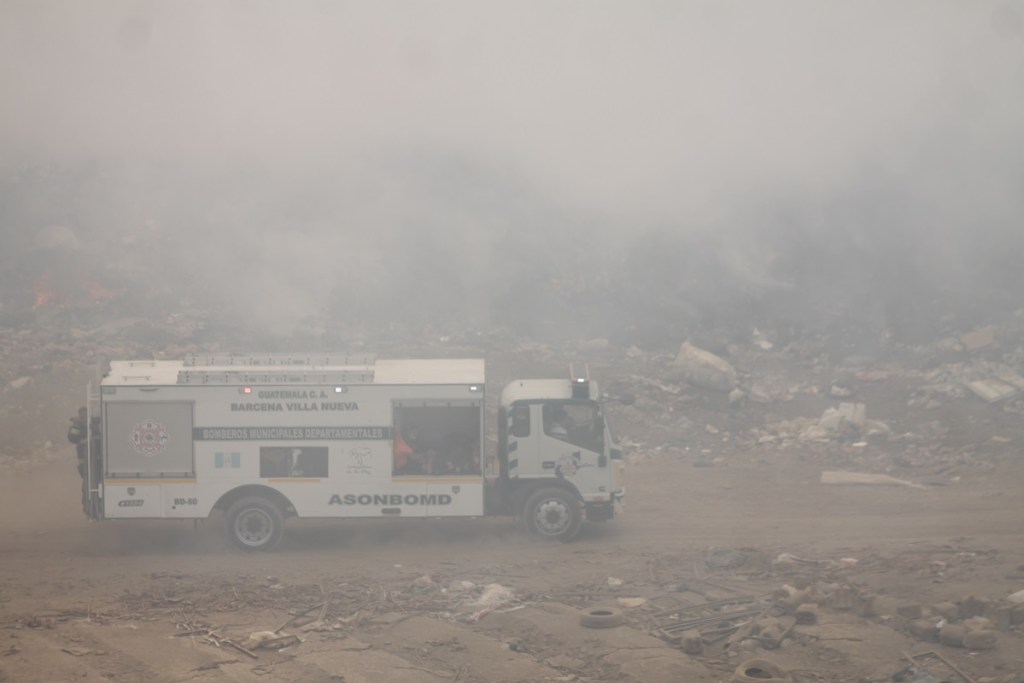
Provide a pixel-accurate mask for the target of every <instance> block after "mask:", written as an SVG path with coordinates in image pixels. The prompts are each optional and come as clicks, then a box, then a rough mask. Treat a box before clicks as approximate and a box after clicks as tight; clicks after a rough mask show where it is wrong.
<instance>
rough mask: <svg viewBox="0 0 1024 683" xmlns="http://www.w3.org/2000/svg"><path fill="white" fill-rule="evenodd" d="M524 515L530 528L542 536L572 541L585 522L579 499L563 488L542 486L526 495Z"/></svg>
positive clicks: (528, 528) (529, 529)
mask: <svg viewBox="0 0 1024 683" xmlns="http://www.w3.org/2000/svg"><path fill="white" fill-rule="evenodd" d="M523 519H524V520H526V528H527V530H528V531H530V532H532V533H535V534H537V535H538V536H541V537H543V538H549V539H557V540H559V541H563V542H565V541H571V540H572V539H573V538H575V537H576V534H577V533H579V530H580V524H582V523H583V509H582V505H581V504H580V501H579V499H578V498H577V497H576V496H574V495H572V494H571V493H569V492H568V491H566V490H565V489H560V488H554V487H551V488H543V489H540V490H538V491H536V492H534V493H533V494H532V495H531V496H530V497H529V498H527V499H526V505H524V506H523Z"/></svg>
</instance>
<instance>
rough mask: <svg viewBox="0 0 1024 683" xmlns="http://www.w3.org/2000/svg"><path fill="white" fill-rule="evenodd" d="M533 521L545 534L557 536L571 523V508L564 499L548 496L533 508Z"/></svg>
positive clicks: (538, 529)
mask: <svg viewBox="0 0 1024 683" xmlns="http://www.w3.org/2000/svg"><path fill="white" fill-rule="evenodd" d="M533 522H534V524H535V525H536V527H537V531H539V532H540V533H542V534H544V535H545V536H557V535H559V534H561V533H564V532H565V531H566V530H567V529H568V528H569V526H570V525H571V524H572V510H570V509H569V506H568V505H566V503H565V501H563V500H558V499H557V498H548V499H546V500H544V501H541V503H540V504H539V505H538V506H537V507H535V508H534V509H533Z"/></svg>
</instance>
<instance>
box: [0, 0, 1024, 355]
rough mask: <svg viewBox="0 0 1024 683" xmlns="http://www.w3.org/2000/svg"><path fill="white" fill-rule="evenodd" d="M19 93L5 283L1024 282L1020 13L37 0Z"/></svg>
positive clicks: (599, 320) (941, 304)
mask: <svg viewBox="0 0 1024 683" xmlns="http://www.w3.org/2000/svg"><path fill="white" fill-rule="evenodd" d="M0 88H2V92H3V93H4V100H5V105H4V107H2V108H0V159H2V165H3V169H2V170H3V178H2V180H0V236H2V237H3V239H4V240H5V242H6V244H7V245H8V248H7V249H5V250H4V254H3V256H2V257H0V258H2V259H3V267H4V270H5V271H6V272H7V273H8V274H9V277H12V276H14V275H16V276H17V278H18V279H25V278H33V277H38V275H39V273H40V272H41V271H47V270H50V271H52V272H54V273H55V275H54V277H59V274H60V273H61V272H63V271H64V270H66V269H63V268H61V267H60V264H61V263H62V259H67V260H73V261H75V262H77V263H79V264H81V263H86V264H88V267H89V268H91V269H93V270H95V271H96V273H97V276H98V277H100V278H101V279H103V281H104V283H105V286H107V287H109V288H111V289H112V290H116V291H124V290H130V291H131V292H134V293H135V295H136V296H135V298H134V299H133V298H132V297H128V296H126V297H124V298H123V302H124V305H125V306H126V307H127V309H129V310H130V311H131V312H133V313H145V311H147V310H150V309H149V308H148V306H149V304H148V303H147V301H148V300H152V298H153V297H154V296H156V295H155V294H153V293H152V292H150V293H149V294H146V295H145V296H143V295H142V294H139V292H140V290H142V289H146V290H147V291H148V290H149V289H157V290H164V291H166V290H179V293H180V299H181V305H183V306H199V305H202V306H204V307H208V308H210V309H211V310H217V311H221V312H223V311H225V310H229V311H232V312H233V313H235V314H237V315H238V316H239V317H240V318H244V319H247V320H251V321H253V322H255V323H257V324H259V325H261V326H263V327H264V328H266V329H268V330H270V331H274V332H282V333H286V332H288V331H289V330H291V329H292V328H293V327H294V326H295V324H296V323H297V322H298V321H300V320H301V319H303V318H305V317H308V316H326V317H327V318H329V319H331V320H333V321H335V322H336V324H338V325H342V326H343V325H344V324H345V323H346V322H356V321H359V322H372V323H386V322H389V321H391V322H393V321H396V320H400V321H411V322H414V323H416V324H428V323H429V324H430V325H433V326H435V327H437V328H441V329H444V328H446V327H451V326H455V327H458V328H462V329H465V328H472V327H484V326H506V327H509V328H511V329H515V330H519V331H523V332H528V333H534V334H542V333H546V332H549V331H551V330H552V329H556V328H557V327H558V326H559V325H561V326H564V327H570V328H572V329H573V330H575V331H576V332H578V333H580V334H588V335H589V334H593V335H605V336H617V337H619V338H620V340H621V341H623V342H640V343H643V342H650V341H651V340H653V339H657V338H666V339H671V340H676V339H678V336H679V335H684V334H687V333H689V332H692V330H694V329H697V328H708V327H721V328H723V329H726V330H729V331H731V332H735V333H738V334H743V333H744V328H749V327H750V326H752V325H755V324H760V325H766V324H767V325H775V326H778V327H785V326H789V327H791V328H793V329H815V330H824V329H828V328H829V326H835V325H840V326H848V327H857V328H860V329H863V330H865V332H864V334H865V338H866V339H869V338H872V337H876V336H877V334H878V333H880V332H882V331H887V332H888V333H890V334H893V335H896V336H897V337H900V338H904V339H906V340H908V341H914V340H916V339H918V338H922V337H924V336H927V335H929V334H934V333H936V332H937V331H938V329H937V328H938V327H941V324H947V325H961V326H962V325H968V324H972V323H973V322H974V320H973V319H974V318H978V317H984V316H985V315H987V314H990V313H992V312H995V311H999V310H1005V309H1010V310H1012V308H1014V307H1016V306H1018V305H1019V299H1020V294H1021V292H1022V291H1024V287H1022V284H1024V283H1022V279H1021V278H1022V275H1021V273H1022V272H1024V271H1022V269H1020V268H1019V267H1018V265H1017V264H1018V263H1019V262H1020V257H1021V255H1022V248H1024V224H1022V223H1024V222H1022V216H1024V192H1021V188H1022V187H1024V149H1022V148H1024V136H1022V135H1021V125H1020V121H1024V13H1022V12H1021V10H1020V9H1019V7H1018V6H1016V5H1015V4H1013V3H1009V2H975V3H957V2H923V1H922V2H904V3H891V2H858V3H820V2H775V3H747V2H718V1H716V2H689V3H664V2H647V3H593V2H580V3H557V4H552V3H542V2H538V3H510V4H506V5H500V6H495V5H493V4H488V3H483V4H481V3H471V2H466V3H431V4H426V5H417V4H407V3H377V2H374V3H335V2H315V1H312V0H309V1H307V2H297V3H275V2H242V1H233V2H231V1H223V2H213V3H184V4H183V3H160V2H140V1H133V2H113V1H111V2H104V3H98V4H97V3H88V4H84V3H76V2H27V1H26V2H13V1H10V0H9V1H8V2H5V3H4V4H3V5H2V6H0ZM55 230H56V232H55ZM55 234H56V235H65V236H67V235H68V234H70V235H71V237H70V238H67V239H63V240H61V239H57V240H56V241H57V244H56V245H55V244H53V243H52V242H53V241H54V238H53V235H55ZM7 289H8V291H10V292H13V291H14V288H11V287H10V286H8V287H7ZM147 296H148V297H149V299H147ZM3 304H4V308H3V309H0V312H6V313H10V312H11V311H12V310H16V309H17V307H18V305H19V302H18V301H17V300H15V299H14V298H13V294H12V295H11V296H8V297H7V298H6V299H5V300H4V301H3ZM939 321H945V322H944V323H941V324H940V322H939Z"/></svg>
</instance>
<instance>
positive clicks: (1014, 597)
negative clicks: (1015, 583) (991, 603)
mask: <svg viewBox="0 0 1024 683" xmlns="http://www.w3.org/2000/svg"><path fill="white" fill-rule="evenodd" d="M1006 599H1007V600H1008V601H1009V602H1012V603H1013V604H1015V605H1024V590H1019V591H1017V592H1016V593H1011V594H1010V595H1007V596H1006Z"/></svg>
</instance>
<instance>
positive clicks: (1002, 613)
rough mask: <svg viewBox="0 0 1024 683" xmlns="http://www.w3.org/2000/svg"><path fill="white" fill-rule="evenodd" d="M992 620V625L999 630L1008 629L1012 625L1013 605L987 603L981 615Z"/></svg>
mask: <svg viewBox="0 0 1024 683" xmlns="http://www.w3.org/2000/svg"><path fill="white" fill-rule="evenodd" d="M983 616H984V617H985V618H986V619H988V620H989V621H991V622H992V627H993V628H995V629H998V630H1000V631H1009V630H1010V626H1011V625H1013V607H1012V606H1011V605H999V604H992V605H989V606H988V608H987V609H986V610H985V613H984V615H983Z"/></svg>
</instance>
